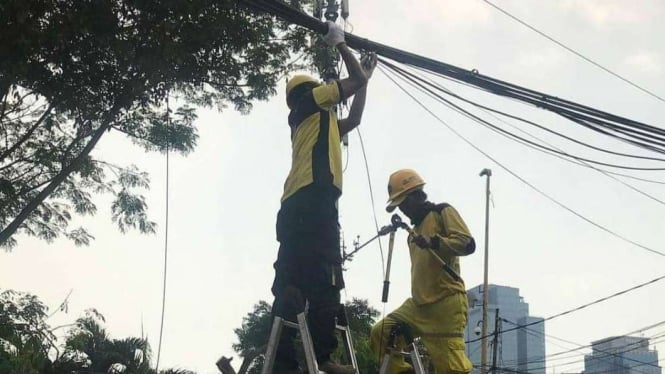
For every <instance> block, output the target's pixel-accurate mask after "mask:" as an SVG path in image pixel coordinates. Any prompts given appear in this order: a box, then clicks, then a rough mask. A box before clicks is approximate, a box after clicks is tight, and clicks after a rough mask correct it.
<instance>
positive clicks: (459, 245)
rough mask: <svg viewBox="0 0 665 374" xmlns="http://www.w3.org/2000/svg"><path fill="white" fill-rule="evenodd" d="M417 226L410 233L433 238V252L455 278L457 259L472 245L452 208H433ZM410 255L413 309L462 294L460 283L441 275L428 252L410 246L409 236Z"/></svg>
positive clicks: (465, 229)
mask: <svg viewBox="0 0 665 374" xmlns="http://www.w3.org/2000/svg"><path fill="white" fill-rule="evenodd" d="M432 206H433V207H432V208H434V207H436V208H435V209H430V211H429V213H427V215H425V217H424V218H423V219H422V221H420V222H418V223H417V224H416V225H415V226H414V227H413V230H414V231H415V232H416V233H417V234H420V235H424V236H428V237H430V238H433V242H434V244H435V245H434V247H435V248H434V249H433V250H434V251H435V252H436V253H437V254H438V255H439V256H440V257H441V259H443V260H444V261H445V262H446V264H448V265H449V266H450V267H451V268H452V269H453V270H454V271H455V273H457V274H458V275H459V274H460V264H459V257H458V256H459V255H460V254H468V253H469V252H468V248H469V247H468V246H470V245H473V246H474V248H475V242H474V241H473V237H472V236H471V234H470V233H469V229H468V228H467V227H466V224H465V223H464V221H463V220H462V217H460V215H459V213H457V211H456V210H455V208H453V207H451V206H450V205H447V204H442V205H437V206H434V205H433V204H432ZM408 240H409V253H410V255H411V297H412V298H413V301H414V302H415V304H416V305H423V304H430V303H434V302H437V301H439V300H441V299H443V298H444V297H446V296H450V295H453V294H455V293H466V288H465V287H464V281H462V280H455V279H454V278H453V277H452V276H451V275H450V274H449V273H447V272H446V271H444V269H443V266H442V264H441V262H439V261H438V260H437V259H436V258H435V257H434V256H433V254H432V253H430V251H429V250H424V249H422V248H420V247H418V246H417V245H416V244H415V243H413V241H412V238H411V236H409V239H408Z"/></svg>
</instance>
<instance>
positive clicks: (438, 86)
mask: <svg viewBox="0 0 665 374" xmlns="http://www.w3.org/2000/svg"><path fill="white" fill-rule="evenodd" d="M381 62H382V63H383V64H384V65H386V66H388V67H390V68H391V69H392V70H397V71H399V72H401V73H404V74H406V75H409V76H410V77H412V78H414V79H417V80H419V81H421V82H422V83H424V84H427V85H429V86H431V87H433V88H434V89H436V90H437V91H440V92H443V93H445V94H446V95H449V96H451V97H454V98H456V99H458V100H460V101H463V102H465V103H468V104H471V105H473V106H475V107H477V108H480V109H483V110H485V111H487V112H491V113H493V114H498V115H500V116H503V117H507V118H510V119H514V120H518V121H520V122H523V123H526V124H528V125H531V126H534V127H537V128H538V129H540V130H543V131H546V132H548V133H550V134H553V135H556V136H558V137H561V138H563V139H566V140H568V141H570V142H573V143H576V144H579V145H582V146H584V147H587V148H590V149H593V150H596V151H600V152H605V153H609V154H612V155H616V156H623V157H630V158H637V159H644V160H652V161H665V158H659V157H649V156H641V155H635V154H626V153H621V152H616V151H612V150H609V149H606V148H602V147H598V146H594V145H591V144H588V143H585V142H583V141H580V140H577V139H575V138H573V137H570V136H567V135H564V134H562V133H560V132H557V131H554V130H552V129H549V128H547V127H545V126H543V125H540V124H538V123H535V122H533V121H529V120H526V119H524V118H522V117H519V116H516V115H512V114H509V113H506V112H503V111H500V110H497V109H494V108H491V107H488V106H485V105H482V104H479V103H477V102H474V101H472V100H469V99H466V98H464V97H462V96H460V95H458V94H456V93H454V92H452V91H451V90H450V89H448V88H446V87H445V86H443V85H441V84H440V83H437V82H433V81H429V80H427V79H426V78H424V77H423V76H422V75H418V74H415V73H410V72H408V71H407V70H405V69H402V68H400V67H398V66H396V65H395V64H391V63H389V62H387V61H386V60H384V59H381ZM417 69H418V70H420V71H424V72H427V73H429V74H432V73H431V72H429V71H426V70H424V69H419V68H417ZM434 75H435V76H440V75H438V74H434ZM495 118H497V119H498V117H495Z"/></svg>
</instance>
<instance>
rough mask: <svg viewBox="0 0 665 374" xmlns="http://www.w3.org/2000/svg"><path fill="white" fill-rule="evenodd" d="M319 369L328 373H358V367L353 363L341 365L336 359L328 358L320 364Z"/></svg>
mask: <svg viewBox="0 0 665 374" xmlns="http://www.w3.org/2000/svg"><path fill="white" fill-rule="evenodd" d="M319 370H321V371H324V372H326V373H328V374H356V369H354V368H353V366H351V365H340V364H338V363H336V362H335V361H332V360H328V361H326V362H324V363H322V364H321V365H319Z"/></svg>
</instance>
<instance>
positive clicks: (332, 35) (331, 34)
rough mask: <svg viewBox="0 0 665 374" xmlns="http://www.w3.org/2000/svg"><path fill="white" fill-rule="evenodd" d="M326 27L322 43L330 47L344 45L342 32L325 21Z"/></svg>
mask: <svg viewBox="0 0 665 374" xmlns="http://www.w3.org/2000/svg"><path fill="white" fill-rule="evenodd" d="M326 25H328V33H326V35H324V36H323V41H324V42H326V44H328V45H329V46H331V47H335V46H337V44H340V43H344V30H342V28H341V27H339V25H337V24H336V23H335V22H332V21H326Z"/></svg>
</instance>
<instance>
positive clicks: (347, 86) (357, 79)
mask: <svg viewBox="0 0 665 374" xmlns="http://www.w3.org/2000/svg"><path fill="white" fill-rule="evenodd" d="M326 24H327V25H328V32H327V33H326V35H325V36H324V37H323V40H324V41H325V42H326V43H327V44H328V45H329V46H331V47H336V48H337V50H338V51H339V54H340V55H341V56H342V60H344V64H345V65H346V70H347V71H348V72H349V77H348V78H345V79H342V80H340V81H339V83H340V89H341V91H342V92H340V101H341V100H344V99H346V98H348V97H351V96H353V95H355V94H356V92H358V90H360V89H361V88H362V87H363V86H364V85H365V84H366V83H367V79H368V77H367V75H366V74H365V71H364V70H363V68H362V66H360V63H359V62H358V60H357V59H356V57H355V56H354V55H353V53H352V52H351V50H350V49H349V47H348V46H347V45H346V42H344V30H342V28H341V27H339V25H337V24H336V23H334V22H331V21H328V22H326Z"/></svg>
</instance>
